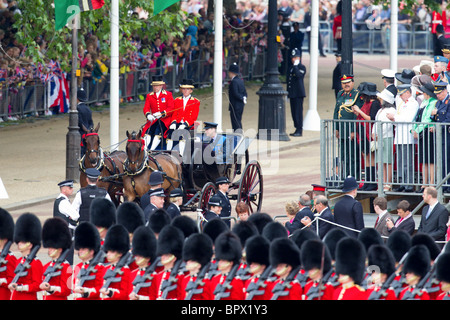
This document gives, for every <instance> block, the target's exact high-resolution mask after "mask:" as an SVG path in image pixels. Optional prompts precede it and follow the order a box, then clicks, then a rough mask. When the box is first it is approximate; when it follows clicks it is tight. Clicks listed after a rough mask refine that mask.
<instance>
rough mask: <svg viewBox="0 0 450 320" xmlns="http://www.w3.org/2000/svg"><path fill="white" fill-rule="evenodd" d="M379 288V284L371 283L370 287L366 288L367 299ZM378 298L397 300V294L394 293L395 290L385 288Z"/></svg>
mask: <svg viewBox="0 0 450 320" xmlns="http://www.w3.org/2000/svg"><path fill="white" fill-rule="evenodd" d="M380 289H381V286H378V285H372V286H371V287H369V288H367V290H366V291H367V299H369V297H370V295H371V294H372V292H374V291H375V292H379V291H380ZM379 300H397V295H396V294H395V291H394V290H392V289H387V290H386V291H385V295H384V296H380V297H379Z"/></svg>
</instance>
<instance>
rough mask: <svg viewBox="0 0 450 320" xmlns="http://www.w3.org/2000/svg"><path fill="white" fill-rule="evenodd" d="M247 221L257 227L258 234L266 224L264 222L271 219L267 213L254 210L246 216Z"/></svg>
mask: <svg viewBox="0 0 450 320" xmlns="http://www.w3.org/2000/svg"><path fill="white" fill-rule="evenodd" d="M247 221H250V222H253V224H254V225H255V226H256V228H257V229H258V232H259V234H261V233H262V231H263V229H264V227H265V226H266V224H268V223H269V222H272V221H273V219H272V217H271V216H270V215H268V214H267V213H264V212H256V213H254V214H251V215H250V216H249V217H248V219H247Z"/></svg>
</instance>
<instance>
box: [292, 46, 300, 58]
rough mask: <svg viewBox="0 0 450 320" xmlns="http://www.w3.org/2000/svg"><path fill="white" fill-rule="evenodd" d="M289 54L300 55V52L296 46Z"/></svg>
mask: <svg viewBox="0 0 450 320" xmlns="http://www.w3.org/2000/svg"><path fill="white" fill-rule="evenodd" d="M291 55H292V57H301V56H302V52H301V51H300V50H298V49H297V48H294V49H292V52H291Z"/></svg>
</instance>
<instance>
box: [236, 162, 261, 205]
mask: <svg viewBox="0 0 450 320" xmlns="http://www.w3.org/2000/svg"><path fill="white" fill-rule="evenodd" d="M262 199H263V175H262V170H261V166H260V165H259V163H258V162H257V161H255V160H252V161H251V162H249V163H248V164H247V165H246V166H245V169H244V171H243V173H242V177H241V181H240V184H239V191H238V199H237V201H238V202H239V201H243V202H245V203H247V204H248V205H249V207H250V212H251V213H253V212H257V211H260V210H261V206H262Z"/></svg>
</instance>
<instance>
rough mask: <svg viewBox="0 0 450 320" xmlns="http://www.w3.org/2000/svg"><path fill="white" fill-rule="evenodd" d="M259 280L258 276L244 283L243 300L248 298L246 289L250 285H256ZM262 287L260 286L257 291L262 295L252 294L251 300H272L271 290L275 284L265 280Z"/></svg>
mask: <svg viewBox="0 0 450 320" xmlns="http://www.w3.org/2000/svg"><path fill="white" fill-rule="evenodd" d="M258 280H259V276H252V277H251V278H250V279H248V280H247V281H246V283H245V288H244V292H245V299H247V297H248V296H249V292H247V289H248V287H249V286H250V284H251V283H256V282H258ZM263 284H264V286H260V287H259V288H258V289H257V290H262V291H263V293H262V294H253V295H252V299H251V300H270V298H272V289H273V286H274V285H275V282H274V281H272V280H266V281H264V282H263Z"/></svg>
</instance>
